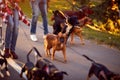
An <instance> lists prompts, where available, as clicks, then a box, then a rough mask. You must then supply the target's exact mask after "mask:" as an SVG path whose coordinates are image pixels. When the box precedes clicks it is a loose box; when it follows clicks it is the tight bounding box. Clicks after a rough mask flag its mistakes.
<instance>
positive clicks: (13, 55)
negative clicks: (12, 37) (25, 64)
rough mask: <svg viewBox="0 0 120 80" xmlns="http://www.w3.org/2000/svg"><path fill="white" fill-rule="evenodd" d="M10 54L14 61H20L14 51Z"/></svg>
mask: <svg viewBox="0 0 120 80" xmlns="http://www.w3.org/2000/svg"><path fill="white" fill-rule="evenodd" d="M10 53H11V56H12V58H13V59H18V56H17V54H16V53H15V52H14V51H10Z"/></svg>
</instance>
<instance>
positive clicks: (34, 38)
mask: <svg viewBox="0 0 120 80" xmlns="http://www.w3.org/2000/svg"><path fill="white" fill-rule="evenodd" d="M30 38H31V40H32V41H37V40H38V39H37V37H36V35H35V34H31V35H30Z"/></svg>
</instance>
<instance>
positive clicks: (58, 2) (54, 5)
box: [20, 0, 120, 50]
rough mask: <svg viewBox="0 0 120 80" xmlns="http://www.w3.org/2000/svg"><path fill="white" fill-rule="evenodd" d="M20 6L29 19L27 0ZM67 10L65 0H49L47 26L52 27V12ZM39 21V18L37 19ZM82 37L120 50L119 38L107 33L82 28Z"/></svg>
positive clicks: (29, 10)
mask: <svg viewBox="0 0 120 80" xmlns="http://www.w3.org/2000/svg"><path fill="white" fill-rule="evenodd" d="M20 6H21V8H22V10H23V11H24V13H25V14H26V16H27V17H29V18H31V16H32V12H31V8H30V3H29V0H25V2H24V3H20ZM57 9H58V10H67V9H71V5H70V4H69V3H68V2H67V1H66V0H50V3H49V8H48V21H49V25H52V22H51V21H50V17H51V15H52V11H53V10H57ZM39 20H40V21H41V18H40V19H39ZM83 36H84V38H86V39H90V40H95V41H97V42H98V43H99V44H107V45H110V46H113V47H115V48H117V49H119V50H120V36H118V35H112V34H109V33H107V32H100V31H95V30H92V29H90V28H83Z"/></svg>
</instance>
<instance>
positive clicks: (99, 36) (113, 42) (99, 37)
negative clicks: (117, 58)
mask: <svg viewBox="0 0 120 80" xmlns="http://www.w3.org/2000/svg"><path fill="white" fill-rule="evenodd" d="M83 31H84V32H83V35H84V38H86V39H89V40H95V41H97V43H99V44H107V45H109V46H110V47H115V48H117V49H119V50H120V36H117V35H112V34H108V33H107V32H100V31H95V30H92V29H90V28H83Z"/></svg>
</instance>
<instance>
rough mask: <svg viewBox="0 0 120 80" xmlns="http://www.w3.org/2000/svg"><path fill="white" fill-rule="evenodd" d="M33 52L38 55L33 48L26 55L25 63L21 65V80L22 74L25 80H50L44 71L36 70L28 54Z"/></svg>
mask: <svg viewBox="0 0 120 80" xmlns="http://www.w3.org/2000/svg"><path fill="white" fill-rule="evenodd" d="M33 50H35V51H36V52H37V53H38V50H37V49H36V48H35V47H33V48H32V49H31V50H30V51H29V53H28V54H27V62H26V63H25V64H24V65H23V67H22V69H21V73H20V77H21V78H22V76H23V73H25V75H26V77H27V80H50V79H49V76H48V74H47V72H46V71H44V70H41V69H39V68H37V67H36V66H35V65H34V64H33V63H32V62H31V61H30V60H29V55H30V53H31V52H32V51H33Z"/></svg>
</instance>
